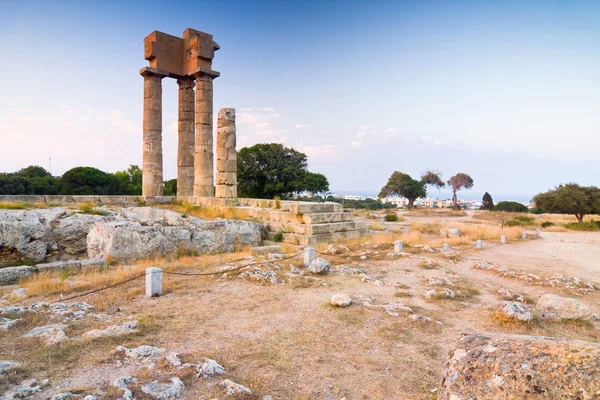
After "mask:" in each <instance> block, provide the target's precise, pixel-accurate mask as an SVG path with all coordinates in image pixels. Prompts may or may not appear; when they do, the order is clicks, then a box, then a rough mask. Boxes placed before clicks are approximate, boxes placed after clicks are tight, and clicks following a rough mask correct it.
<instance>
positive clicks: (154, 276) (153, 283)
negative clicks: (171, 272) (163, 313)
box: [146, 267, 163, 297]
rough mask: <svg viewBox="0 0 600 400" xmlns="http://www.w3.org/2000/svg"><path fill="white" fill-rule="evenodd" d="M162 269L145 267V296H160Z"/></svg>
mask: <svg viewBox="0 0 600 400" xmlns="http://www.w3.org/2000/svg"><path fill="white" fill-rule="evenodd" d="M162 293H163V291H162V269H160V268H157V267H150V268H146V296H147V297H158V296H162Z"/></svg>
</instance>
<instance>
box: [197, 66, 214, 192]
mask: <svg viewBox="0 0 600 400" xmlns="http://www.w3.org/2000/svg"><path fill="white" fill-rule="evenodd" d="M195 78H196V144H195V150H194V196H198V197H213V196H214V195H215V187H214V182H213V77H212V76H210V75H207V74H204V73H199V74H197V75H196V76H195Z"/></svg>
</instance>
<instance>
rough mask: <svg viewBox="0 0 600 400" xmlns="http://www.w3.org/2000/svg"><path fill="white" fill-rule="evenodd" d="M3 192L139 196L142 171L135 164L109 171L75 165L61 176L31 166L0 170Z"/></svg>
mask: <svg viewBox="0 0 600 400" xmlns="http://www.w3.org/2000/svg"><path fill="white" fill-rule="evenodd" d="M0 194H4V195H31V194H38V195H43V194H48V195H53V194H54V195H56V194H62V195H141V194H142V170H141V169H140V167H138V166H137V165H132V166H130V167H129V168H128V169H127V170H126V171H118V172H115V173H109V172H104V171H101V170H99V169H97V168H93V167H76V168H72V169H70V170H68V171H67V172H65V173H64V174H63V175H62V176H52V174H51V173H50V172H48V171H47V170H46V169H44V168H42V167H40V166H37V165H30V166H29V167H26V168H22V169H20V170H18V171H17V172H13V173H0Z"/></svg>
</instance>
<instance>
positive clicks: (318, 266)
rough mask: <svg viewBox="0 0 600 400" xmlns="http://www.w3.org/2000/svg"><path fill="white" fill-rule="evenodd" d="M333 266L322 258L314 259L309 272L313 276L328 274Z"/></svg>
mask: <svg viewBox="0 0 600 400" xmlns="http://www.w3.org/2000/svg"><path fill="white" fill-rule="evenodd" d="M330 267H331V265H330V264H329V263H328V262H327V261H326V260H324V259H322V258H316V259H314V260H313V261H312V262H311V263H310V265H309V266H308V270H309V271H310V272H311V273H313V274H326V273H328V272H329V268H330Z"/></svg>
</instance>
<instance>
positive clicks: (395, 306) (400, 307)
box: [363, 300, 413, 317]
mask: <svg viewBox="0 0 600 400" xmlns="http://www.w3.org/2000/svg"><path fill="white" fill-rule="evenodd" d="M363 306H365V307H369V308H383V309H384V310H385V312H386V313H388V314H389V315H391V316H392V317H398V316H400V313H398V311H402V312H407V313H412V312H413V309H412V308H410V307H406V306H405V305H404V304H400V303H388V304H380V305H375V304H372V303H371V302H370V301H369V300H366V301H365V302H363Z"/></svg>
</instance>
